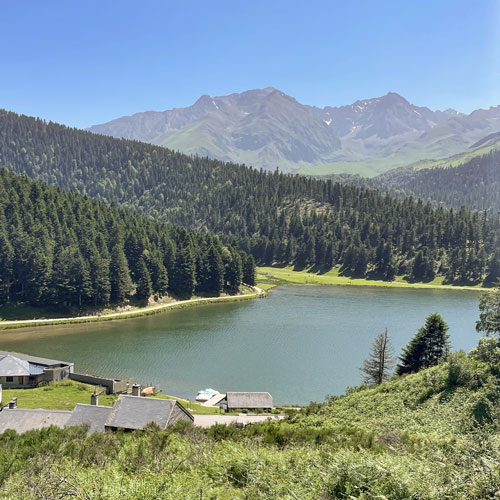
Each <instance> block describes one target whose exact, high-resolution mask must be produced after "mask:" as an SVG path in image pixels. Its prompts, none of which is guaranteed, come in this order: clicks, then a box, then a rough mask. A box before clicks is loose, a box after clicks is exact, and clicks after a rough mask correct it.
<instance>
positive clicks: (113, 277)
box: [109, 243, 133, 303]
mask: <svg viewBox="0 0 500 500" xmlns="http://www.w3.org/2000/svg"><path fill="white" fill-rule="evenodd" d="M109 278H110V279H109V281H110V283H111V297H110V298H111V302H114V303H120V302H123V301H124V300H125V298H126V297H127V296H128V295H129V294H130V293H131V292H132V288H133V285H132V280H131V279H130V273H129V268H128V263H127V258H126V257H125V253H124V252H123V248H122V246H121V244H120V243H116V244H115V245H114V247H113V248H112V250H111V263H110V265H109Z"/></svg>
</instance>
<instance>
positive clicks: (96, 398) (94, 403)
mask: <svg viewBox="0 0 500 500" xmlns="http://www.w3.org/2000/svg"><path fill="white" fill-rule="evenodd" d="M90 404H91V405H92V406H98V405H99V394H97V392H93V393H92V394H91V395H90Z"/></svg>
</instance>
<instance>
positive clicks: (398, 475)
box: [0, 347, 500, 500]
mask: <svg viewBox="0 0 500 500" xmlns="http://www.w3.org/2000/svg"><path fill="white" fill-rule="evenodd" d="M499 352H500V349H499V348H498V347H496V348H495V349H493V350H490V351H489V352H487V353H486V354H485V353H484V352H482V353H478V352H475V353H474V354H472V355H466V354H465V353H455V354H453V355H451V357H450V358H449V360H448V361H446V362H442V363H441V364H439V365H438V366H435V367H433V368H430V369H427V370H423V371H421V372H419V373H417V374H413V375H409V376H405V377H394V378H393V379H392V380H391V381H389V382H386V383H384V384H382V385H380V386H378V387H369V386H360V387H358V388H356V389H351V390H349V391H348V394H347V395H345V396H342V397H336V398H331V399H329V400H328V401H327V402H325V403H312V404H310V405H309V406H307V407H305V408H303V409H301V410H298V411H290V412H289V416H288V417H287V418H286V419H285V420H284V421H281V422H265V423H261V424H255V425H250V426H247V427H246V428H244V429H239V428H237V427H235V426H227V427H226V426H216V427H213V428H211V429H207V430H204V429H200V428H195V427H193V426H191V425H185V424H181V425H178V426H177V427H175V428H172V429H168V430H166V431H158V430H153V431H152V432H135V433H106V434H94V435H91V436H86V434H85V430H84V429H81V428H73V429H65V430H61V429H57V428H50V429H44V430H41V431H32V432H29V433H26V434H23V435H20V436H19V435H16V434H15V433H13V432H10V431H8V432H6V433H4V434H3V435H2V436H0V487H1V490H0V498H5V499H12V500H14V499H16V500H17V499H23V500H31V499H33V500H35V499H42V498H43V499H44V500H55V499H70V498H71V499H73V498H81V499H86V500H89V499H96V500H97V499H120V500H138V499H142V500H146V499H147V500H150V499H158V500H159V499H167V500H169V499H172V500H174V499H175V500H178V499H181V498H182V499H189V500H199V499H202V500H203V499H212V500H219V499H220V500H233V499H241V500H247V499H251V500H257V499H262V500H264V499H290V500H291V499H294V500H298V499H300V500H313V499H314V500H330V499H331V500H334V499H345V500H354V499H357V500H384V499H385V500H388V499H390V500H439V499H443V500H444V499H446V500H455V499H456V500H485V499H490V498H491V499H494V498H497V497H498V496H499V495H500V493H499V492H500V428H499V422H500V404H499V395H500V376H499V374H500V356H499V354H498V353H499Z"/></svg>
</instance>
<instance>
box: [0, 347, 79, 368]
mask: <svg viewBox="0 0 500 500" xmlns="http://www.w3.org/2000/svg"><path fill="white" fill-rule="evenodd" d="M8 355H10V356H14V357H15V358H19V359H22V360H24V361H28V362H29V363H33V364H35V365H42V366H44V367H46V366H53V365H68V366H73V365H74V363H69V362H68V361H59V360H57V359H49V358H41V357H39V356H31V355H29V354H22V353H20V352H9V351H0V357H2V356H8Z"/></svg>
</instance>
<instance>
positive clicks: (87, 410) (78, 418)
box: [66, 403, 111, 434]
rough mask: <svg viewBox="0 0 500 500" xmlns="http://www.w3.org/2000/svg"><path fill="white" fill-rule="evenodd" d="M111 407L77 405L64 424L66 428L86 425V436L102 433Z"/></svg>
mask: <svg viewBox="0 0 500 500" xmlns="http://www.w3.org/2000/svg"><path fill="white" fill-rule="evenodd" d="M110 413H111V406H97V405H85V404H81V403H78V404H77V405H76V406H75V409H74V410H73V412H72V414H71V416H70V417H69V419H68V421H67V422H66V427H72V426H76V425H83V424H88V425H89V430H88V434H93V433H94V432H104V430H105V424H106V420H107V419H108V417H109V415H110Z"/></svg>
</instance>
